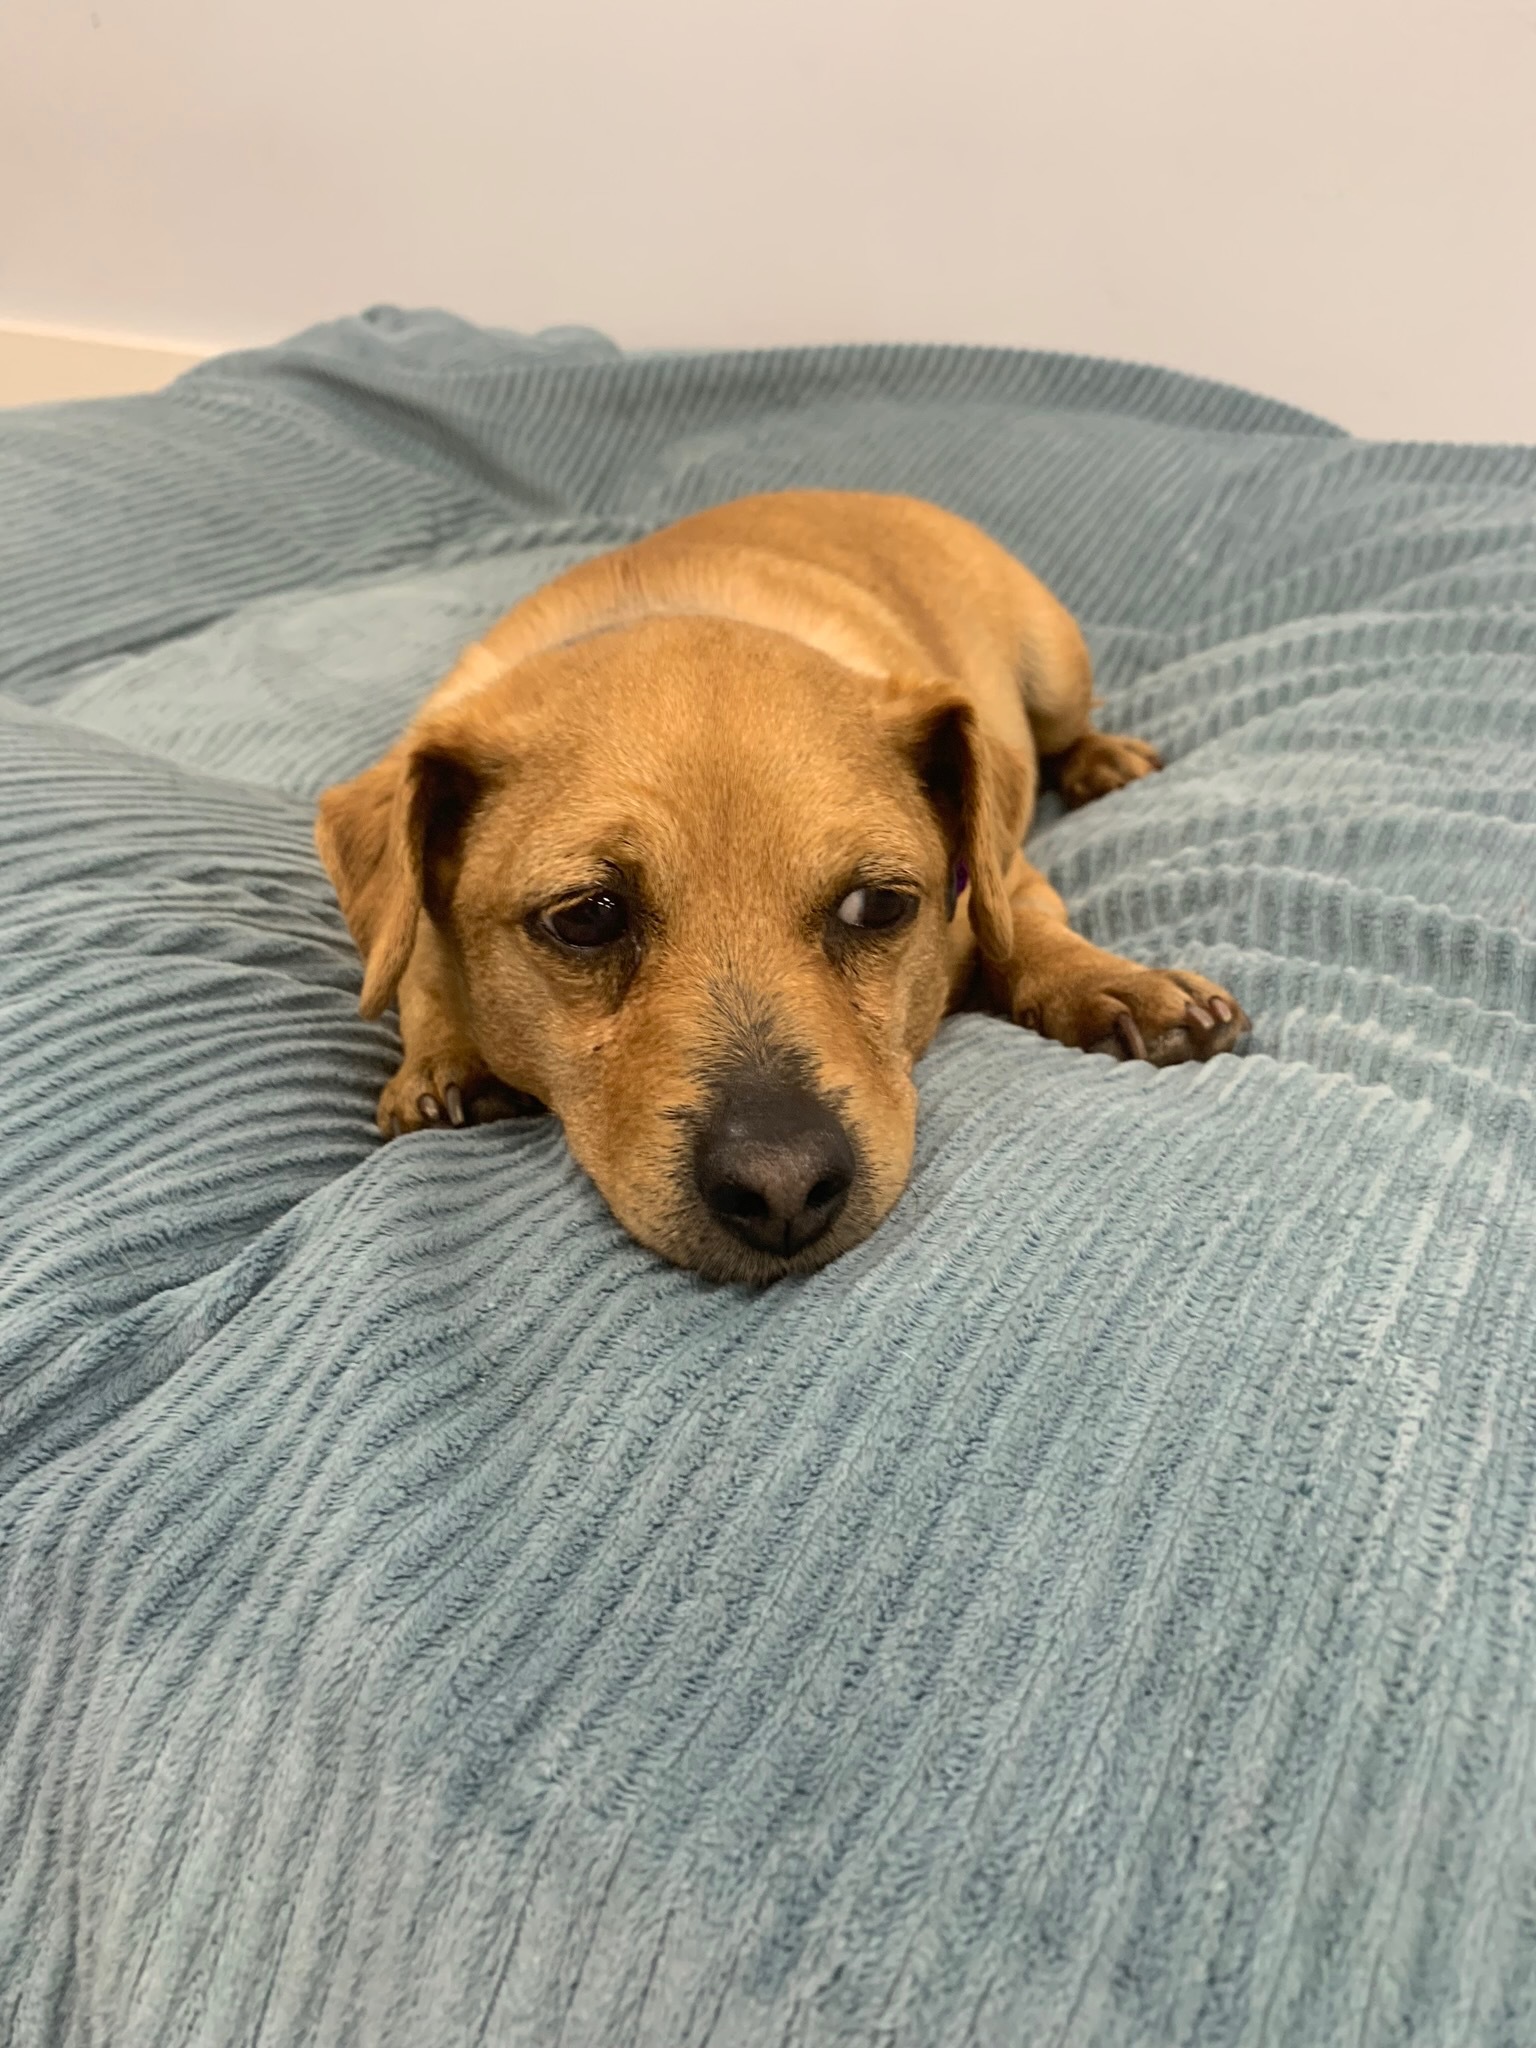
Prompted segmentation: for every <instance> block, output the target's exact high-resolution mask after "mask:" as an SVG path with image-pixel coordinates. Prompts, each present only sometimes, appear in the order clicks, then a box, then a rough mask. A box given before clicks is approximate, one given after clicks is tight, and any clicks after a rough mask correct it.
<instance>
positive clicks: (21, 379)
mask: <svg viewBox="0 0 1536 2048" xmlns="http://www.w3.org/2000/svg"><path fill="white" fill-rule="evenodd" d="M205 353H206V351H200V350H190V349H186V348H175V347H169V346H161V345H160V344H159V343H157V342H153V341H147V340H143V341H141V340H139V339H137V338H135V339H133V340H131V341H129V340H126V339H121V340H120V339H118V338H116V337H112V336H106V335H99V336H98V335H88V334H71V333H64V332H57V331H52V330H49V329H47V328H37V327H25V326H20V325H15V324H10V323H5V322H0V406H5V405H45V404H51V403H53V402H54V401H56V400H58V399H62V398H117V397H121V396H122V395H123V394H124V393H126V392H131V391H158V390H159V388H160V387H161V385H162V384H169V383H170V381H171V379H172V378H173V377H179V376H180V375H181V373H182V371H183V370H190V369H191V367H192V365H193V364H194V363H199V362H201V361H202V360H203V356H204V354H205Z"/></svg>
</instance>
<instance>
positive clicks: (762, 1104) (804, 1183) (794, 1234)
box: [695, 1081, 855, 1259]
mask: <svg viewBox="0 0 1536 2048" xmlns="http://www.w3.org/2000/svg"><path fill="white" fill-rule="evenodd" d="M854 1166H855V1162H854V1157H853V1147H852V1145H851V1144H850V1143H849V1142H848V1133H847V1132H846V1131H845V1130H844V1129H843V1127H842V1125H841V1124H840V1123H839V1122H838V1120H837V1118H836V1117H835V1116H834V1115H833V1114H832V1112H831V1110H830V1109H828V1108H827V1106H826V1104H825V1103H824V1102H820V1101H818V1100H817V1098H816V1097H815V1096H814V1095H812V1094H811V1093H810V1092H809V1090H808V1089H805V1088H790V1087H785V1086H783V1085H782V1084H780V1083H778V1082H767V1081H764V1082H749V1083H742V1084H738V1085H736V1086H735V1087H732V1088H729V1089H727V1090H726V1092H725V1093H724V1094H723V1095H722V1096H721V1098H720V1101H719V1102H718V1104H717V1105H716V1107H715V1110H714V1112H713V1114H712V1115H711V1117H710V1119H709V1122H708V1124H707V1125H706V1126H705V1129H704V1134H703V1136H702V1138H701V1139H700V1141H699V1149H698V1153H697V1155H696V1159H695V1172H696V1175H697V1178H698V1185H699V1193H700V1194H701V1195H702V1196H703V1197H704V1201H705V1205H706V1207H707V1208H708V1209H709V1211H710V1214H711V1215H713V1216H714V1217H716V1218H717V1219H718V1220H719V1221H720V1222H721V1223H723V1224H724V1225H725V1227H726V1229H727V1230H729V1231H730V1232H731V1233H732V1235H733V1236H735V1237H739V1238H740V1239H741V1241H742V1243H743V1244H749V1245H751V1246H752V1248H753V1250H754V1251H760V1252H769V1253H772V1254H773V1255H774V1256H775V1257H777V1258H781V1259H787V1258H791V1257H793V1255H794V1254H795V1253H796V1252H798V1251H804V1249H805V1247H806V1246H807V1245H808V1244H814V1243H815V1242H816V1240H817V1238H818V1237H820V1236H822V1235H823V1233H824V1232H826V1231H828V1230H830V1229H831V1227H832V1225H833V1224H834V1223H835V1222H836V1221H837V1219H838V1217H839V1216H840V1215H841V1214H842V1211H843V1204H844V1203H845V1202H846V1201H847V1199H848V1190H849V1189H850V1188H851V1187H852V1186H853V1176H854Z"/></svg>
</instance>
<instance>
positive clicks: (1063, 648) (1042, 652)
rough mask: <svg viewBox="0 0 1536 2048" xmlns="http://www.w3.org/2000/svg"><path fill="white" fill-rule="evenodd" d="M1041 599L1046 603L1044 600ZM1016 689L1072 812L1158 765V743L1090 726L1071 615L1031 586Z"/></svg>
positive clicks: (1084, 667)
mask: <svg viewBox="0 0 1536 2048" xmlns="http://www.w3.org/2000/svg"><path fill="white" fill-rule="evenodd" d="M1042 599H1045V600H1046V601H1044V602H1042ZM1021 625H1022V629H1023V630H1022V651H1021V655H1020V660H1019V669H1018V676H1019V693H1020V695H1021V696H1022V698H1023V700H1024V710H1025V713H1026V715H1027V716H1028V719H1029V729H1030V731H1031V733H1032V734H1033V735H1034V741H1035V751H1036V752H1037V753H1038V754H1039V756H1040V758H1041V760H1042V761H1043V762H1044V763H1045V765H1046V772H1047V774H1048V775H1049V776H1050V778H1051V780H1052V781H1053V782H1054V783H1055V785H1056V787H1057V788H1058V789H1059V790H1060V791H1061V793H1062V796H1063V797H1064V798H1065V799H1066V803H1067V808H1068V809H1069V810H1076V809H1077V807H1078V806H1079V805H1080V804H1090V803H1092V802H1093V800H1094V798H1095V797H1100V796H1108V795H1109V794H1110V792H1111V791H1112V790H1116V789H1123V788H1124V787H1125V785H1126V783H1128V782H1137V781H1139V780H1140V778H1141V777H1142V776H1143V775H1152V774H1155V772H1156V771H1157V770H1158V769H1159V768H1161V767H1162V765H1163V763H1162V759H1161V757H1160V755H1159V754H1158V751H1157V749H1156V747H1154V746H1151V745H1149V744H1148V742H1147V741H1146V740H1137V739H1131V738H1130V737H1129V736H1128V735H1127V734H1124V733H1117V732H1096V731H1095V730H1094V724H1093V664H1092V662H1091V661H1090V659H1089V656H1088V649H1087V646H1086V644H1085V643H1084V640H1083V636H1082V633H1081V632H1080V631H1079V629H1078V625H1077V621H1076V620H1075V619H1074V618H1073V617H1072V615H1071V614H1070V612H1067V611H1064V610H1063V609H1062V607H1061V606H1060V605H1058V604H1057V603H1056V601H1055V599H1054V598H1050V599H1046V594H1045V593H1044V592H1043V591H1041V590H1040V589H1039V587H1038V586H1035V589H1034V592H1033V594H1032V596H1031V601H1030V603H1029V604H1028V605H1027V606H1026V607H1024V608H1022V610H1021Z"/></svg>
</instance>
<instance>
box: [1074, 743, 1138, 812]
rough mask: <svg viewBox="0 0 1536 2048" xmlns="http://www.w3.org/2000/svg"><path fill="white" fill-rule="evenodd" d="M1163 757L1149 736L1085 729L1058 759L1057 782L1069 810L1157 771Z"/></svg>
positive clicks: (1089, 802)
mask: <svg viewBox="0 0 1536 2048" xmlns="http://www.w3.org/2000/svg"><path fill="white" fill-rule="evenodd" d="M1162 765H1163V757H1162V755H1161V754H1159V752H1158V751H1157V749H1156V747H1154V746H1151V745H1149V744H1148V742H1147V741H1146V740H1133V739H1131V738H1130V737H1129V735H1128V734H1126V733H1121V732H1085V733H1084V734H1083V736H1082V738H1081V739H1080V740H1076V741H1074V742H1073V744H1072V745H1071V746H1070V747H1068V748H1067V750H1066V752H1065V753H1064V754H1063V755H1062V756H1061V757H1060V759H1059V760H1058V761H1057V763H1056V784H1057V787H1058V788H1059V789H1060V791H1061V794H1062V797H1063V799H1064V801H1065V803H1066V806H1067V808H1068V810H1071V811H1075V810H1077V809H1078V807H1079V806H1080V805H1082V804H1091V803H1092V802H1093V800H1094V798H1095V797H1101V796H1108V795H1109V794H1110V793H1111V791H1113V790H1117V789H1124V787H1125V785H1126V784H1127V783H1128V782H1139V781H1140V779H1141V777H1142V776H1143V775H1155V774H1156V773H1157V771H1158V769H1159V768H1161V767H1162Z"/></svg>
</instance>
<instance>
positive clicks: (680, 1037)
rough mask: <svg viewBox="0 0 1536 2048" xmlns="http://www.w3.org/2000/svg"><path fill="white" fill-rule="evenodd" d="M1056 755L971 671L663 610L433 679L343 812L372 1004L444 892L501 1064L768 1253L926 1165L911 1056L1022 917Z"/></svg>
mask: <svg viewBox="0 0 1536 2048" xmlns="http://www.w3.org/2000/svg"><path fill="white" fill-rule="evenodd" d="M1029 778H1030V770H1029V766H1028V764H1027V763H1026V762H1025V761H1024V760H1023V759H1022V758H1021V757H1020V756H1018V755H1017V754H1015V753H1014V752H1012V751H1011V750H1010V749H1008V748H1006V747H1003V746H1000V745H999V744H998V743H997V742H996V741H995V740H993V739H990V738H988V737H987V736H986V735H985V734H984V733H983V732H982V731H981V730H980V729H979V728H978V725H977V723H976V720H975V717H974V714H973V711H972V708H971V706H970V704H969V702H968V701H967V700H966V699H965V697H964V696H962V695H961V694H960V692H959V691H957V690H956V689H954V688H952V687H949V686H946V685H944V684H942V683H920V684H911V683H905V682H900V683H898V682H896V681H890V682H876V681H871V679H870V678H868V677H867V676H861V675H856V674H854V673H853V672H851V671H850V670H848V669H846V668H843V667H841V666H840V665H839V664H838V663H837V662H835V661H833V660H831V659H830V658H828V657H826V656H824V655H822V654H819V653H817V652H816V651H814V650H813V649H811V648H809V647H807V646H805V645H804V644H802V643H801V642H799V641H796V640H792V639H790V638H788V637H786V636H783V635H780V634H777V633H773V632H769V631H767V630H764V629H761V628H757V627H751V626H743V625H738V624H734V623H731V622H724V621H710V620H704V619H696V618H662V619H651V620H647V621H645V622H643V623H640V624H637V625H633V626H628V627H625V628H622V629H618V630H614V631H612V632H607V633H601V634H597V635H594V636H592V637H591V638H588V639H584V640H581V641H579V642H576V643H575V644H573V645H570V646H567V647H563V648H560V649H557V650H555V651H553V652H551V653H548V654H543V655H540V656H538V657H536V658H534V659H533V660H531V661H528V662H525V663H523V664H522V665H521V666H519V667H518V669H517V670H516V671H515V672H514V673H513V674H512V675H511V676H509V677H508V678H506V679H505V680H504V681H501V682H494V683H492V684H491V685H489V686H488V687H483V688H480V689H477V690H475V691H474V692H472V693H469V694H466V695H464V696H462V697H460V698H458V699H457V700H453V699H451V698H449V699H440V700H439V701H438V703H437V704H435V705H434V704H429V705H428V707H427V708H426V710H425V712H424V713H423V715H422V717H421V719H420V720H418V722H417V724H416V726H415V727H413V728H412V730H411V731H410V732H409V733H408V734H407V735H406V738H405V740H404V741H403V742H402V743H401V745H400V747H398V748H397V749H396V750H395V751H394V753H393V754H391V755H390V756H389V757H387V759H386V761H385V762H383V763H380V764H379V765H378V766H377V767H376V768H373V769H370V770H369V771H368V772H367V773H366V774H365V775H362V776H360V777H358V779H357V780H356V781H355V782H351V783H347V784H344V785H342V786H340V787H338V788H336V789H333V790H330V791H328V792H327V793H326V795H325V796H324V797H323V798H322V800H321V817H320V825H319V831H318V837H319V842H320V845H321V850H322V852H323V854H324V856H325V859H326V864H327V867H328V868H329V870H330V872H331V876H332V879H333V880H334V882H335V884H336V888H337V893H338V895H339V897H340V900H341V904H342V909H343V911H344V912H345V914H346V916H347V919H348V923H349V925H350V927H351V929H352V932H353V936H354V937H355V938H356V940H357V943H358V947H359V950H360V952H361V953H362V954H363V957H364V960H365V962H366V975H365V980H364V987H363V1009H364V1011H365V1013H367V1014H368V1015H376V1014H377V1013H378V1012H379V1011H381V1010H383V1009H384V1008H385V1007H387V1005H388V1004H389V1003H390V1001H391V1000H392V999H393V997H394V993H395V989H396V986H397V984H398V982H399V980H400V977H401V975H402V973H403V972H404V970H405V968H406V965H407V962H408V961H409V959H410V956H411V952H412V948H413V946H414V944H415V940H416V934H417V929H418V921H419V920H420V919H421V918H423V917H426V918H430V919H431V920H432V921H433V923H434V924H435V925H436V926H437V927H438V929H439V931H440V932H441V933H442V934H443V935H444V937H445V939H446V940H447V950H448V953H449V955H450V957H451V958H452V959H453V960H454V961H455V963H456V966H457V971H458V973H459V975H460V977H461V981H462V1000H463V1004H464V1008H465V1012H466V1015H467V1017H468V1019H469V1021H470V1024H471V1027H472V1030H473V1034H474V1037H475V1040H476V1043H477V1045H478V1047H479V1049H480V1051H481V1053H482V1055H483V1057H484V1058H485V1060H486V1062H487V1064H488V1066H489V1067H490V1068H491V1069H492V1071H494V1072H495V1073H496V1074H497V1075H498V1076H499V1077H500V1078H501V1079H502V1080H503V1081H504V1082H506V1083H507V1084H508V1085H509V1086H511V1087H515V1088H517V1089H521V1090H524V1091H526V1092H527V1093H528V1094H531V1095H534V1096H537V1097H538V1098H539V1099H540V1100H541V1101H543V1102H545V1103H547V1104H548V1105H549V1107H550V1108H551V1109H552V1110H554V1112H555V1113H556V1114H557V1115H558V1116H559V1118H560V1120H561V1122H562V1123H563V1125H564V1127H565V1131H566V1136H567V1139H568V1141H569V1143H570V1147H571V1150H572V1151H573V1152H574V1154H575V1155H576V1157H577V1158H578V1159H579V1160H580V1162H581V1164H582V1165H583V1166H584V1167H585V1168H586V1170H587V1172H588V1173H589V1174H590V1175H591V1176H592V1178H593V1180H594V1181H595V1182H596V1183H597V1185H598V1187H599V1189H600V1190H601V1191H602V1193H603V1195H604V1196H605V1197H606V1198H607V1200H608V1202H609V1204H610V1205H611V1207H612V1209H613V1211H614V1213H615V1214H616V1215H617V1217H618V1218H619V1220H620V1221H621V1222H622V1223H623V1224H624V1225H625V1226H626V1228H627V1229H628V1230H630V1231H631V1233H632V1234H633V1235H634V1236H635V1237H637V1238H638V1239H639V1240H640V1241H641V1242H642V1243H643V1244H646V1245H649V1246H651V1247H652V1248H653V1249H654V1250H656V1251H658V1252H660V1253H662V1254H663V1255H664V1256H665V1257H667V1258H669V1259H672V1260H675V1261H676V1262H677V1263H678V1264H680V1265H684V1266H691V1267H695V1268H697V1269H698V1270H700V1271H701V1272H704V1273H707V1274H709V1275H711V1276H713V1277H715V1278H720V1279H733V1280H749V1281H761V1280H768V1279H772V1278H775V1277H777V1276H779V1275H781V1274H783V1273H786V1272H806V1271H809V1270H811V1269H812V1268H814V1267H816V1266H820V1265H822V1264H824V1263H825V1262H826V1261H827V1260H829V1259H831V1258H833V1257H835V1256H836V1255H837V1254H838V1253H839V1252H841V1251H844V1250H846V1249H847V1248H848V1247H849V1246H850V1245H853V1244H856V1243H857V1242H858V1241H859V1240H860V1239H861V1238H863V1237H865V1236H867V1235H868V1233H869V1232H870V1231H871V1230H872V1229H873V1228H874V1227H875V1225H876V1224H877V1223H878V1222H879V1221H880V1219H881V1217H882V1216H884V1214H885V1213H886V1211H887V1210H888V1209H889V1208H890V1206H891V1204H892V1203H893V1202H894V1201H895V1199H896V1197H897V1195H898V1194H899V1193H900V1191H901V1188H902V1186H903V1184H904V1182H905V1180H906V1177H907V1173H908V1170H909V1167H910V1164H911V1157H912V1140H913V1129H914V1123H915V1117H916V1094H915V1090H914V1088H913V1084H912V1078H911V1070H912V1064H913V1061H914V1060H915V1058H916V1056H917V1054H918V1053H919V1052H920V1051H921V1050H922V1049H923V1047H924V1046H925V1045H926V1044H927V1042H928V1040H929V1038H930V1037H931V1036H932V1034H933V1031H934V1029H935V1028H936V1026H937V1024H938V1022H939V1020H940V1018H941V1017H942V1016H943V1014H944V1011H945V1008H946V1006H947V1004H948V1001H949V999H950V995H951V990H952V988H953V987H954V984H955V982H956V979H957V977H958V976H959V975H961V974H962V973H963V972H964V971H965V966H966V962H967V958H968V956H969V952H970V937H971V934H972V932H974V935H975V938H976V940H977V942H978V943H979V945H980V947H981V949H982V951H983V952H984V953H987V954H991V955H993V956H995V957H999V958H1000V957H1002V956H1003V955H1005V954H1006V952H1007V949H1008V946H1009V943H1010V939H1011V914H1010V910H1009V906H1008V901H1007V897H1006V894H1005V892H1004V886H1003V872H1004V869H1005V867H1006V865H1007V862H1008V860H1009V858H1010V857H1011V852H1012V849H1013V847H1014V846H1016V844H1017V838H1018V832H1019V828H1020V825H1021V822H1022V818H1023V812H1024V809H1025V806H1026V803H1027V799H1028V795H1029ZM957 899H958V900H957Z"/></svg>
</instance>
